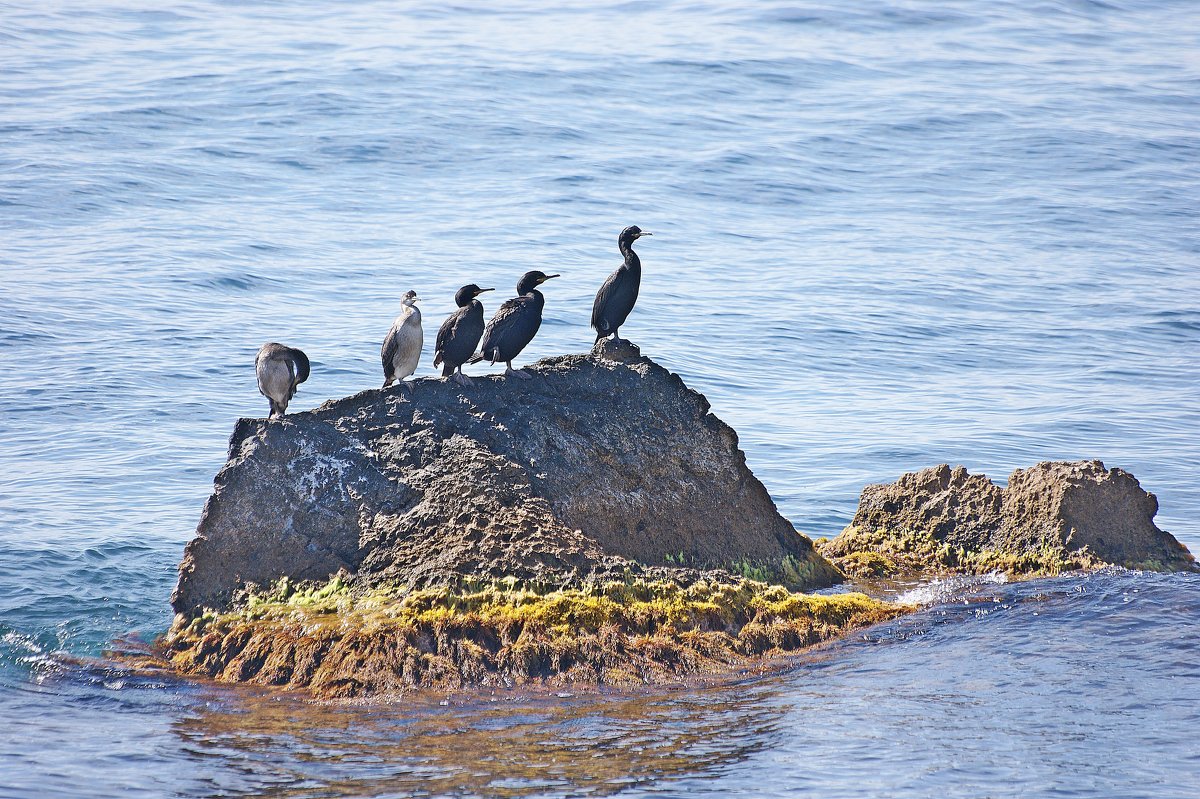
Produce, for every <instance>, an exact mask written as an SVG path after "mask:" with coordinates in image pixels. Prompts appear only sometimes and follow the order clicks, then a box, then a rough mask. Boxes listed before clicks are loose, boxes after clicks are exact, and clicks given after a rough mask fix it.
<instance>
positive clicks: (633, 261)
mask: <svg viewBox="0 0 1200 799" xmlns="http://www.w3.org/2000/svg"><path fill="white" fill-rule="evenodd" d="M621 255H623V256H625V268H626V269H629V270H631V271H638V270H640V269H641V268H642V259H641V258H638V254H637V253H636V252H634V251H633V242H632V241H631V242H629V243H628V244H626V243H625V242H621Z"/></svg>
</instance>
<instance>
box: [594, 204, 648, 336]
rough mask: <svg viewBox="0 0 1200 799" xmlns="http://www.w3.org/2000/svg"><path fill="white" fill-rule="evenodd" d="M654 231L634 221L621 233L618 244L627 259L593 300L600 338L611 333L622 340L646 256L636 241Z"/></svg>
mask: <svg viewBox="0 0 1200 799" xmlns="http://www.w3.org/2000/svg"><path fill="white" fill-rule="evenodd" d="M650 235H653V234H651V233H647V232H646V231H644V230H642V229H641V228H640V227H638V226H637V225H631V226H630V227H627V228H625V229H624V230H622V231H621V235H620V236H618V237H617V246H618V247H620V248H621V255H623V256H625V263H623V264H621V266H620V268H619V269H617V271H615V272H613V273H612V274H611V275H609V276H608V280H605V281H604V285H603V286H601V287H600V290H599V291H597V292H596V301H595V302H594V303H593V304H592V327H594V328H596V341H597V342H598V341H600V339H602V338H604V337H605V336H607V335H610V334H611V335H612V337H613V339H614V340H619V338H618V336H617V328H619V327H620V326H621V325H623V324H625V319H626V317H628V316H629V312H630V311H632V310H633V304H634V303H635V302H637V297H638V288H639V287H640V286H641V283H642V259H640V258H638V254H637V253H636V252H634V251H633V243H634V242H635V241H637V240H638V239H639V238H641V237H642V236H650Z"/></svg>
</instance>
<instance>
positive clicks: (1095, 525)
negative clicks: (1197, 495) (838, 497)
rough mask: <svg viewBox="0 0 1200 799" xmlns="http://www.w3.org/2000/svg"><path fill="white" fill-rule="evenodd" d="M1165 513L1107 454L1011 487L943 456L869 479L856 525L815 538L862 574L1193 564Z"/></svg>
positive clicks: (1047, 571)
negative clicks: (1106, 460) (877, 481)
mask: <svg viewBox="0 0 1200 799" xmlns="http://www.w3.org/2000/svg"><path fill="white" fill-rule="evenodd" d="M1157 511H1158V500H1157V499H1156V498H1155V496H1154V495H1153V494H1149V493H1147V492H1145V491H1144V490H1142V488H1141V486H1140V485H1139V484H1138V481H1137V479H1136V478H1135V477H1134V476H1133V475H1131V474H1129V473H1128V472H1126V471H1124V470H1122V469H1105V468H1104V464H1103V463H1101V462H1100V461H1078V462H1073V463H1062V462H1045V463H1039V464H1037V465H1036V466H1033V467H1031V468H1029V469H1018V470H1017V471H1015V472H1013V473H1012V476H1011V477H1010V478H1009V481H1008V486H1007V487H1005V488H1002V487H1000V486H998V485H996V484H994V483H993V482H992V481H991V480H989V479H987V477H985V476H983V475H971V474H968V473H967V470H966V469H965V468H963V467H962V466H959V467H957V468H954V469H951V468H950V467H949V466H948V465H946V464H943V465H941V466H936V467H933V468H929V469H923V470H921V471H919V472H911V473H908V474H905V475H903V476H901V477H900V479H899V480H897V481H896V482H895V483H892V484H889V485H871V486H867V487H866V488H864V489H863V492H862V497H861V499H860V500H859V507H858V512H857V513H856V514H855V516H854V520H853V521H852V522H851V524H850V526H848V527H847V528H846V529H845V530H843V531H842V532H841V533H840V534H839V535H838V536H837V537H836V538H834V539H833V540H831V541H825V540H821V541H817V542H816V543H817V548H818V550H819V551H820V552H821V553H822V554H824V555H825V556H826V557H827V558H830V559H831V560H832V561H833V562H834V563H836V564H837V565H838V566H839V567H840V568H841V569H842V571H844V572H845V573H846V574H848V575H853V576H856V577H870V576H885V575H888V574H894V573H898V572H907V573H916V572H932V573H937V572H967V573H975V574H979V573H983V572H991V571H1002V572H1005V573H1008V574H1010V575H1020V576H1034V575H1054V574H1060V573H1062V572H1065V571H1072V570H1077V569H1093V568H1099V567H1102V566H1108V565H1116V566H1124V567H1126V568H1133V569H1147V570H1152V571H1182V570H1187V569H1193V568H1195V561H1194V560H1193V558H1192V556H1191V554H1190V553H1189V552H1188V551H1187V548H1186V547H1184V546H1183V545H1182V544H1181V543H1179V541H1177V540H1176V539H1175V538H1174V537H1173V536H1172V535H1171V534H1170V533H1166V532H1164V531H1162V530H1160V529H1158V527H1156V526H1155V524H1154V521H1153V519H1154V514H1155V513H1157Z"/></svg>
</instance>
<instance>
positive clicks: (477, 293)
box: [475, 288, 495, 297]
mask: <svg viewBox="0 0 1200 799" xmlns="http://www.w3.org/2000/svg"><path fill="white" fill-rule="evenodd" d="M485 291H495V289H494V288H493V289H480V290H479V291H477V292H475V296H476V297H478V296H479V295H480V294H482V293H483V292H485Z"/></svg>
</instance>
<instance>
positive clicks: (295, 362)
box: [254, 341, 309, 419]
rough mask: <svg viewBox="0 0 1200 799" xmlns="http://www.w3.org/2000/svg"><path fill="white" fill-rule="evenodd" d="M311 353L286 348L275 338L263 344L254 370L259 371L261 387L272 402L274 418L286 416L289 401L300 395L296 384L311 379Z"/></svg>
mask: <svg viewBox="0 0 1200 799" xmlns="http://www.w3.org/2000/svg"><path fill="white" fill-rule="evenodd" d="M308 370H309V364H308V356H307V355H305V354H304V353H303V352H301V351H300V350H298V349H296V348H294V347H285V346H283V345H282V344H276V343H275V342H274V341H272V342H270V343H269V344H264V345H262V347H261V348H259V350H258V355H257V356H256V357H255V358H254V371H255V372H256V373H257V374H258V390H259V392H260V393H261V394H262V395H263V396H264V397H266V398H267V400H268V401H269V402H270V403H271V415H270V416H269V417H267V418H269V419H274V418H275V417H276V416H283V414H284V412H285V411H286V410H287V406H288V402H289V401H290V400H291V398H292V397H294V396H296V386H298V385H300V384H301V383H303V382H304V381H305V380H307V379H308Z"/></svg>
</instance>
